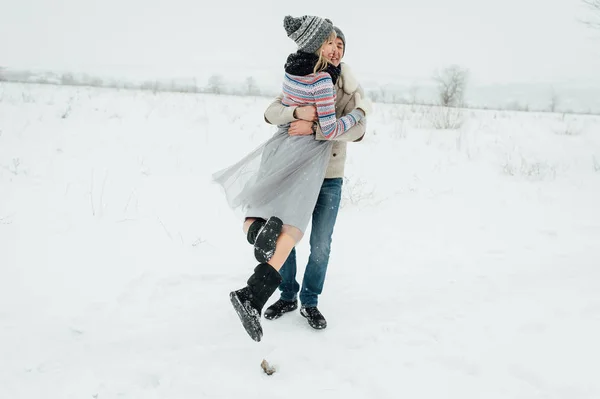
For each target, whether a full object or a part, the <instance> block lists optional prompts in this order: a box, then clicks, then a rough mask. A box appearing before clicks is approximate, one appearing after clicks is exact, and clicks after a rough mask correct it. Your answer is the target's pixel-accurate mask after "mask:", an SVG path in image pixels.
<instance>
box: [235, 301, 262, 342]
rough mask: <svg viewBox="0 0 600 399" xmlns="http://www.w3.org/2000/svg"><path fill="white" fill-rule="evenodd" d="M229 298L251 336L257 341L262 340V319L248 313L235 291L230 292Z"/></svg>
mask: <svg viewBox="0 0 600 399" xmlns="http://www.w3.org/2000/svg"><path fill="white" fill-rule="evenodd" d="M229 299H230V300H231V304H232V305H233V308H234V309H235V311H236V313H237V315H238V317H239V318H240V321H241V322H242V325H243V326H244V329H245V330H246V332H247V333H248V335H249V336H250V338H252V339H253V340H254V341H256V342H260V340H261V339H262V336H263V331H262V327H261V325H260V321H257V320H256V319H255V318H254V317H252V316H251V315H250V314H249V313H248V311H247V310H246V307H245V306H244V304H242V302H241V301H240V298H238V296H237V295H236V293H235V291H233V292H231V293H230V294H229Z"/></svg>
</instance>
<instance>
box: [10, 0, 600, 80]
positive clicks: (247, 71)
mask: <svg viewBox="0 0 600 399" xmlns="http://www.w3.org/2000/svg"><path fill="white" fill-rule="evenodd" d="M308 4H311V5H308ZM314 4H318V6H317V5H314ZM392 4H393V5H392ZM586 13H587V11H586V9H585V8H584V7H583V6H582V5H581V3H580V1H579V0H502V1H489V0H488V1H485V0H452V1H448V0H369V1H364V0H363V1H355V0H347V1H346V2H342V1H340V2H331V1H329V2H325V1H322V2H318V1H311V2H308V1H293V2H292V1H275V0H273V1H267V0H248V1H245V0H233V1H231V0H211V1H205V0H160V1H159V0H102V1H96V0H93V1H92V0H0V65H4V66H9V67H25V68H47V69H61V70H75V71H90V72H106V71H108V72H111V73H121V72H122V73H137V72H139V73H149V74H151V75H152V74H161V75H163V76H172V75H188V76H189V75H193V74H195V73H198V72H200V71H210V72H211V73H212V72H221V73H222V74H224V75H226V76H227V75H236V76H248V75H252V74H253V73H254V72H255V71H263V72H264V71H268V72H269V73H273V74H275V75H279V74H280V73H282V65H283V62H284V60H285V58H286V56H287V54H288V53H289V52H291V51H294V50H295V45H294V43H293V42H292V41H291V40H290V39H289V38H287V36H286V34H285V30H284V29H283V17H284V15H286V14H291V15H293V16H300V15H303V14H313V15H320V16H324V17H328V18H330V19H332V20H333V21H334V23H335V24H336V25H338V26H340V27H341V28H342V29H343V30H344V32H345V34H346V38H347V41H348V52H347V57H346V59H345V61H346V62H347V63H349V64H350V65H352V66H353V68H354V69H355V70H356V71H357V75H358V76H359V77H363V78H364V77H369V78H377V79H378V80H381V81H383V82H387V81H392V80H393V79H398V78H403V79H406V80H413V79H414V80H417V79H425V78H428V77H429V76H431V74H432V71H433V70H434V69H436V68H439V67H443V66H445V65H448V64H451V63H457V64H461V65H464V66H466V67H468V68H469V69H470V71H471V77H472V79H473V81H474V82H475V83H479V84H487V83H510V82H565V81H574V82H578V83H590V84H594V85H599V84H600V31H598V32H594V31H593V30H591V29H589V28H587V27H585V26H583V25H582V24H581V23H579V22H578V18H582V17H585V15H586ZM278 77H279V76H278Z"/></svg>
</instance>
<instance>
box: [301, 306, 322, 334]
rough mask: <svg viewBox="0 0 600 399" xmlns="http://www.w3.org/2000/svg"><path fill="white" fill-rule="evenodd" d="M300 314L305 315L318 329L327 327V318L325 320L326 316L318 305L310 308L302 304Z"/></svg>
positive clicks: (309, 322)
mask: <svg viewBox="0 0 600 399" xmlns="http://www.w3.org/2000/svg"><path fill="white" fill-rule="evenodd" d="M300 314H301V315H302V316H304V317H305V318H306V320H308V324H309V325H310V326H311V327H312V328H314V329H316V330H322V329H324V328H326V327H327V320H325V317H323V315H322V314H321V312H319V309H317V307H316V306H311V307H308V308H307V307H304V306H302V308H301V309H300Z"/></svg>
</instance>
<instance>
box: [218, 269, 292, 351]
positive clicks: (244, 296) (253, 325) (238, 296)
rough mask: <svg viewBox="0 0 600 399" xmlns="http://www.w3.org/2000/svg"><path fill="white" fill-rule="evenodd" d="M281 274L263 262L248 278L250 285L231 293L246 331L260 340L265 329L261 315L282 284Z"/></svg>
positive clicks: (233, 303)
mask: <svg viewBox="0 0 600 399" xmlns="http://www.w3.org/2000/svg"><path fill="white" fill-rule="evenodd" d="M281 280H282V278H281V275H280V274H279V272H278V271H277V270H275V269H274V268H273V266H271V265H269V264H268V263H261V264H259V265H258V266H256V267H255V268H254V274H252V276H250V278H249V279H248V285H247V286H246V287H244V288H242V289H239V290H237V291H233V292H231V293H230V294H229V298H230V299H231V304H232V305H233V307H234V309H235V311H236V312H237V314H238V316H239V317H240V320H241V322H242V324H243V325H244V328H245V329H246V332H247V333H248V335H250V337H251V338H252V339H253V340H255V341H257V342H259V341H260V340H261V338H262V335H263V331H262V327H261V325H260V316H261V314H262V309H263V307H264V306H265V303H267V301H268V300H269V298H270V297H271V295H273V292H275V290H276V289H277V287H278V286H279V284H281Z"/></svg>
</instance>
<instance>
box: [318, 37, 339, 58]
mask: <svg viewBox="0 0 600 399" xmlns="http://www.w3.org/2000/svg"><path fill="white" fill-rule="evenodd" d="M336 51H337V47H336V46H335V39H331V40H330V39H327V41H326V42H325V43H323V45H322V46H321V54H322V55H323V57H325V59H326V60H327V61H328V62H331V60H332V59H333V56H334V55H335V53H336Z"/></svg>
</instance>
